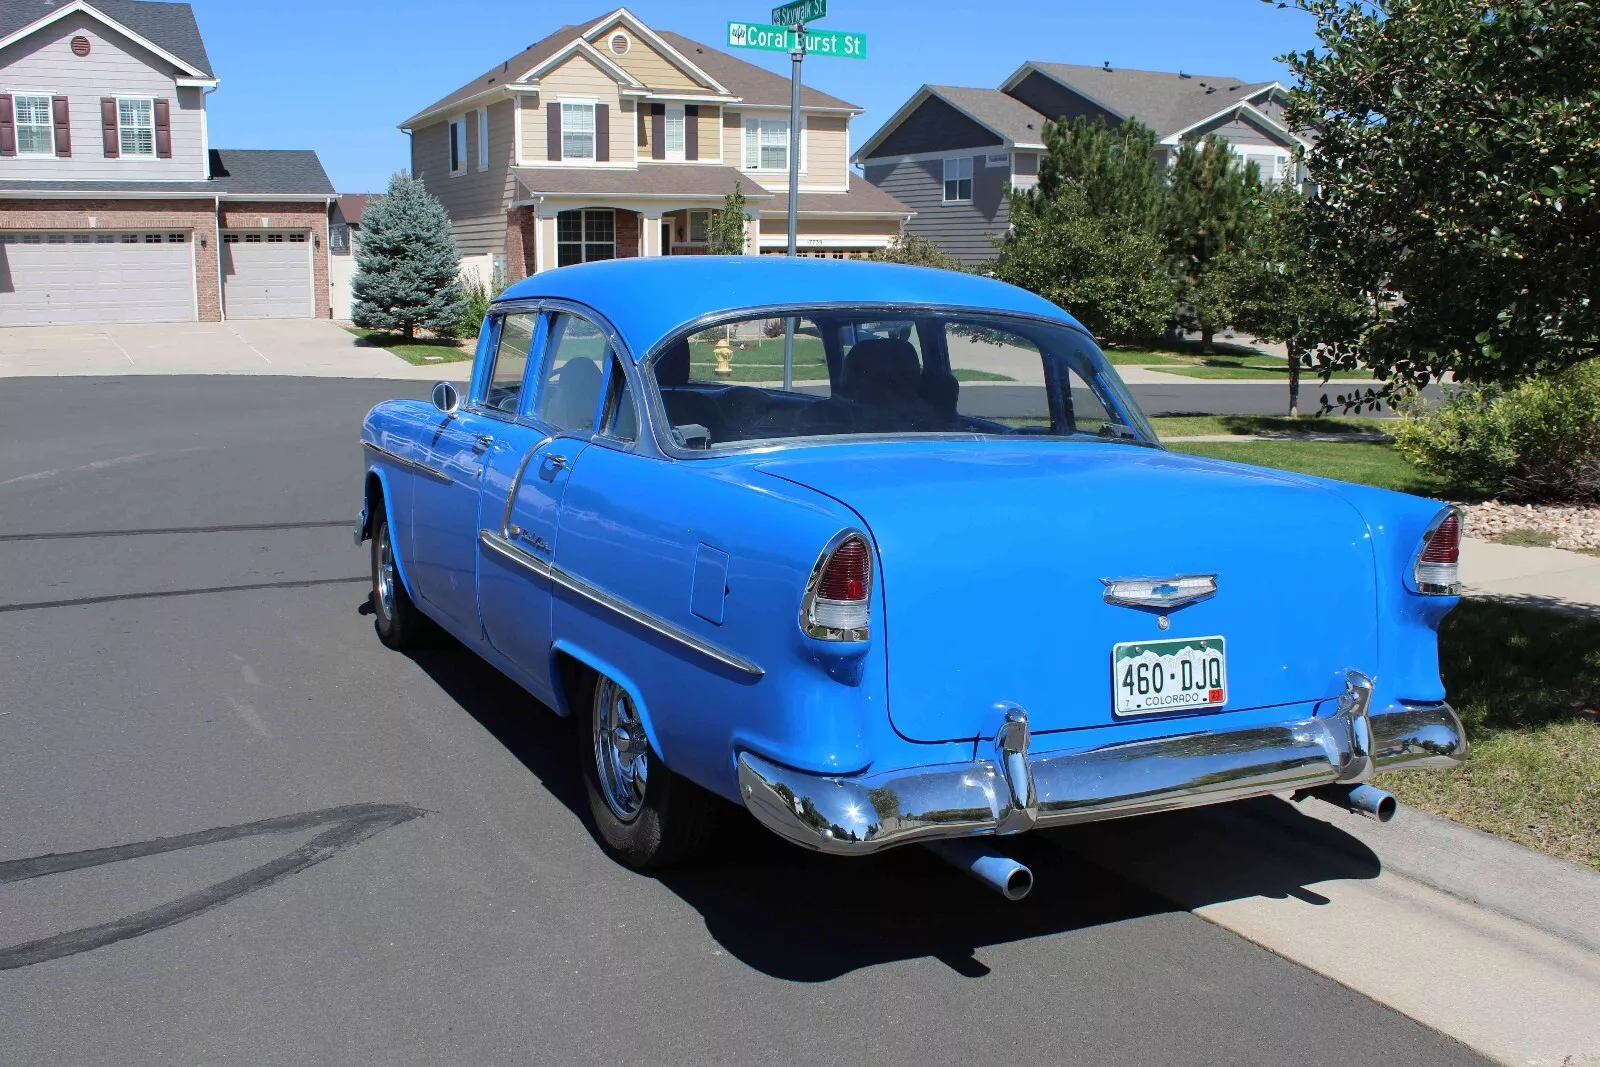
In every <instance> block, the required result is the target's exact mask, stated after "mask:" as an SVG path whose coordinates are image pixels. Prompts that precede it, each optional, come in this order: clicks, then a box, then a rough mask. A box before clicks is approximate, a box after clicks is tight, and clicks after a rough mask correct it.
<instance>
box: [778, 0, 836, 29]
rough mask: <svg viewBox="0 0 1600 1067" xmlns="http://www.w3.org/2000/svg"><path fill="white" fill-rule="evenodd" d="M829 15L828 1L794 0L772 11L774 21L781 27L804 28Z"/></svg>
mask: <svg viewBox="0 0 1600 1067" xmlns="http://www.w3.org/2000/svg"><path fill="white" fill-rule="evenodd" d="M827 13H828V0H794V2H793V3H791V4H784V5H783V6H782V7H775V8H773V9H772V21H773V22H775V23H776V24H778V25H779V26H803V25H805V24H806V23H808V22H815V21H816V20H817V19H820V18H822V17H823V16H824V15H826V14H827Z"/></svg>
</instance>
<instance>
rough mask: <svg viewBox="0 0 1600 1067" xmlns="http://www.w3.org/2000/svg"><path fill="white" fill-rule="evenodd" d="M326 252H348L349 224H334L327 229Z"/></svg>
mask: <svg viewBox="0 0 1600 1067" xmlns="http://www.w3.org/2000/svg"><path fill="white" fill-rule="evenodd" d="M328 251H330V252H340V253H343V252H348V251H350V224H349V223H348V222H336V223H334V224H333V225H332V226H330V227H328Z"/></svg>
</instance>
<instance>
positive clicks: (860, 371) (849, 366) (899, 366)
mask: <svg viewBox="0 0 1600 1067" xmlns="http://www.w3.org/2000/svg"><path fill="white" fill-rule="evenodd" d="M921 377H922V362H921V360H919V359H918V358H917V350H916V349H915V348H913V347H912V346H911V342H910V341H902V340H900V339H899V338H895V337H872V338H868V339H867V340H865V341H860V342H857V343H856V345H855V346H854V347H853V348H851V349H850V353H849V355H847V356H845V357H844V372H843V373H842V374H841V375H840V376H839V395H841V396H845V397H849V398H851V399H855V400H876V399H905V400H909V399H912V398H914V397H915V396H916V395H917V383H918V381H919V380H920V379H921Z"/></svg>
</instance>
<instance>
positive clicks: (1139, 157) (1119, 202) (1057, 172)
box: [1031, 116, 1165, 232]
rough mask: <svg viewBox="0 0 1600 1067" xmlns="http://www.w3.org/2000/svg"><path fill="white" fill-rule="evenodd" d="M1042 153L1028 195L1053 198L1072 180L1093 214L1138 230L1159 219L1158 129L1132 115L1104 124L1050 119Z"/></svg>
mask: <svg viewBox="0 0 1600 1067" xmlns="http://www.w3.org/2000/svg"><path fill="white" fill-rule="evenodd" d="M1044 143H1045V148H1046V151H1045V156H1044V159H1043V160H1042V161H1041V165H1040V168H1039V182H1038V185H1037V186H1035V188H1034V190H1033V192H1032V196H1031V199H1033V200H1034V201H1035V202H1036V203H1046V202H1050V201H1054V200H1056V199H1058V198H1059V197H1060V196H1061V192H1062V189H1063V188H1064V187H1066V186H1069V185H1071V186H1076V187H1077V188H1078V189H1079V190H1080V191H1081V192H1082V195H1083V207H1084V209H1085V210H1087V211H1089V212H1090V213H1091V214H1094V215H1101V216H1114V217H1117V218H1120V219H1122V220H1124V221H1125V222H1127V223H1130V224H1132V225H1133V226H1135V227H1137V228H1138V229H1140V230H1144V231H1149V232H1155V231H1156V230H1157V229H1158V228H1159V227H1160V225H1161V221H1162V217H1161V209H1162V199H1163V196H1164V193H1165V188H1164V181H1163V176H1162V173H1161V169H1160V167H1159V166H1158V165H1157V163H1156V135H1155V132H1154V131H1153V130H1151V129H1150V128H1149V127H1148V126H1145V125H1143V124H1142V123H1140V122H1138V121H1137V120H1133V119H1130V120H1129V121H1127V122H1124V123H1122V124H1121V125H1119V126H1118V127H1117V128H1116V129H1107V128H1106V124H1105V120H1104V119H1096V120H1095V121H1094V122H1093V123H1090V122H1086V121H1085V120H1084V119H1083V117H1082V116H1079V117H1078V118H1077V120H1075V121H1074V122H1073V123H1072V125H1070V126H1066V125H1062V124H1060V123H1054V122H1052V123H1049V124H1048V125H1046V126H1045V131H1044Z"/></svg>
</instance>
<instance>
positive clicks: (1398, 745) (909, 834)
mask: <svg viewBox="0 0 1600 1067" xmlns="http://www.w3.org/2000/svg"><path fill="white" fill-rule="evenodd" d="M1363 680H1364V679H1363ZM1353 688H1355V689H1356V690H1357V692H1355V693H1353V694H1352V696H1351V699H1350V700H1349V701H1348V702H1347V704H1346V710H1341V711H1340V712H1337V713H1335V714H1332V715H1320V716H1313V717H1311V718H1308V719H1301V720H1297V721H1293V722H1286V723H1279V724H1276V725H1272V726H1257V727H1249V728H1245V729H1239V730H1225V731H1219V732H1216V733H1191V734H1183V735H1180V736H1177V737H1159V738H1152V739H1148V740H1142V741H1131V742H1129V741H1124V742H1114V743H1111V744H1105V745H1101V746H1099V747H1096V748H1089V749H1079V750H1076V751H1072V750H1068V751H1058V752H1050V753H1046V754H1044V755H1040V756H1029V755H1027V750H1026V748H1025V747H1022V745H1021V739H1020V738H1016V739H1013V740H1012V741H1011V743H1010V744H1009V745H1007V744H1005V743H1004V742H1003V741H1002V743H1001V745H999V746H997V749H996V751H995V753H994V757H991V758H984V759H978V760H974V761H972V762H970V763H951V764H942V765H939V766H929V767H908V768H903V769H899V770H891V771H883V772H880V773H877V774H872V775H863V776H859V777H831V776H826V775H817V774H809V773H807V772H804V771H797V770H793V769H791V768H788V767H783V766H780V765H779V764H777V763H774V762H772V761H770V760H767V759H764V758H763V757H761V756H758V755H756V754H755V753H753V752H748V751H747V752H742V753H740V754H739V759H738V775H739V792H740V796H741V797H742V799H743V800H744V804H745V807H747V808H748V809H749V810H750V812H751V814H753V815H754V816H755V817H756V818H757V819H758V820H759V821H760V822H761V823H762V824H763V825H765V826H766V827H767V828H768V829H769V830H771V831H773V832H774V833H776V834H778V835H779V836H780V837H783V838H786V839H787V840H789V841H792V842H794V843H795V844H798V845H802V846H804V847H806V848H811V849H816V850H818V851H821V852H831V853H836V854H840V855H860V854H863V853H869V852H876V851H878V850H879V849H883V848H890V847H893V846H897V845H903V844H909V843H911V842H914V841H931V840H938V839H940V838H950V837H971V836H976V835H985V834H999V833H1005V832H1007V831H1010V830H1014V829H1025V828H1027V826H1028V825H1029V824H1030V820H1029V819H1028V818H1027V816H1026V815H1025V814H1023V813H1022V812H1021V811H1019V810H1018V804H1019V803H1025V800H1024V798H1022V797H1021V796H1020V793H1019V791H1018V790H1017V789H1016V786H1017V780H1018V778H1019V777H1022V776H1021V775H1020V774H1019V773H1018V771H1017V770H1016V769H1007V768H1005V767H1004V766H1003V763H1002V760H1004V758H1005V756H1006V755H1010V756H1012V757H1013V759H1014V758H1015V757H1016V756H1018V755H1020V756H1021V757H1022V759H1024V760H1026V766H1027V778H1028V779H1029V780H1031V783H1032V786H1033V790H1034V795H1035V803H1036V804H1037V812H1038V814H1037V818H1036V820H1033V821H1032V822H1031V824H1032V825H1033V826H1039V827H1048V826H1064V825H1068V824H1072V823H1080V822H1094V821H1098V820H1101V819H1120V818H1123V817H1126V816H1129V815H1143V814H1148V813H1151V812H1157V811H1170V810H1173V809H1177V808H1187V807H1196V806H1199V805H1202V804H1216V803H1220V802H1223V801H1229V800H1242V799H1245V798H1247V797H1255V796H1263V795H1265V794H1267V793H1280V792H1295V791H1299V790H1308V789H1312V788H1315V787H1318V786H1331V785H1336V784H1343V785H1345V786H1346V787H1348V786H1351V785H1354V784H1356V783H1357V782H1358V781H1359V776H1362V775H1363V774H1364V773H1365V772H1367V771H1368V769H1369V766H1370V764H1369V762H1368V757H1367V754H1366V752H1364V751H1363V747H1362V746H1363V743H1364V742H1365V740H1366V739H1367V738H1369V737H1376V739H1377V740H1376V743H1375V747H1374V752H1375V753H1376V758H1375V759H1373V760H1372V761H1371V762H1372V763H1376V764H1377V766H1376V768H1375V769H1376V770H1380V771H1381V770H1393V769H1395V768H1397V767H1427V766H1434V767H1451V766H1455V765H1456V764H1457V763H1459V762H1460V760H1461V758H1462V757H1463V756H1465V754H1466V739H1465V735H1464V734H1462V733H1461V731H1460V721H1459V720H1458V719H1456V717H1455V713H1454V712H1453V711H1452V710H1451V709H1450V707H1449V705H1446V704H1438V705H1428V706H1426V707H1421V708H1418V707H1410V706H1397V707H1395V708H1392V709H1386V713H1384V714H1377V715H1373V716H1371V719H1370V721H1369V720H1368V715H1367V708H1366V705H1365V697H1366V694H1365V693H1364V692H1361V691H1360V690H1362V688H1363V687H1361V686H1360V685H1355V686H1353ZM1019 748H1020V749H1021V751H1020V752H1019V751H1018V750H1019ZM995 757H998V758H995ZM1019 816H1020V817H1019Z"/></svg>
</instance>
